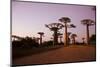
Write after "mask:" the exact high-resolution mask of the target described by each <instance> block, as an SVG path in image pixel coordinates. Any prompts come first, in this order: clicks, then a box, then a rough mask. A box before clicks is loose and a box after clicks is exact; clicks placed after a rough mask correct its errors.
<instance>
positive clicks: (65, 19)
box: [59, 17, 76, 46]
mask: <svg viewBox="0 0 100 67" xmlns="http://www.w3.org/2000/svg"><path fill="white" fill-rule="evenodd" d="M59 21H60V22H63V23H64V27H65V33H64V37H65V38H64V45H65V46H66V45H68V34H67V31H68V30H67V28H75V27H76V26H75V25H74V24H70V25H68V24H67V23H70V22H71V19H70V18H68V17H62V18H60V19H59Z"/></svg>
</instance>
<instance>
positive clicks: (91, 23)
mask: <svg viewBox="0 0 100 67" xmlns="http://www.w3.org/2000/svg"><path fill="white" fill-rule="evenodd" d="M81 23H82V24H83V25H86V34H87V44H89V26H92V25H94V24H95V22H94V21H93V20H91V19H84V20H81Z"/></svg>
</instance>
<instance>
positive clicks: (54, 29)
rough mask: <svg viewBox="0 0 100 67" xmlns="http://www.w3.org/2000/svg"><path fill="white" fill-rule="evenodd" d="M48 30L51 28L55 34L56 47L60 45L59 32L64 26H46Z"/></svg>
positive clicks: (54, 24)
mask: <svg viewBox="0 0 100 67" xmlns="http://www.w3.org/2000/svg"><path fill="white" fill-rule="evenodd" d="M45 26H46V27H47V28H49V29H50V30H51V31H53V32H54V38H53V39H54V45H57V44H58V34H57V33H58V30H59V29H62V28H63V27H64V26H63V25H62V24H60V23H51V24H48V25H47V24H46V25H45Z"/></svg>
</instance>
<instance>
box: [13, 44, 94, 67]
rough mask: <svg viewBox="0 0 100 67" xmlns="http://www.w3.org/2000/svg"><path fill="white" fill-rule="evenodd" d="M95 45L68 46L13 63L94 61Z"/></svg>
mask: <svg viewBox="0 0 100 67" xmlns="http://www.w3.org/2000/svg"><path fill="white" fill-rule="evenodd" d="M95 60H96V48H95V46H77V45H76V46H75V45H73V46H68V47H61V48H58V49H55V50H50V51H47V52H46V51H45V52H41V53H36V54H33V55H31V56H26V57H22V58H18V59H15V60H14V61H13V64H15V65H26V64H46V63H62V62H80V61H82V62H83V61H95Z"/></svg>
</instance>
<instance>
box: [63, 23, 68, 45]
mask: <svg viewBox="0 0 100 67" xmlns="http://www.w3.org/2000/svg"><path fill="white" fill-rule="evenodd" d="M64 37H65V39H64V46H67V45H68V36H67V25H66V23H65V35H64Z"/></svg>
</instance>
